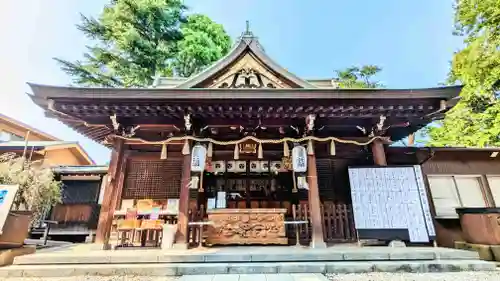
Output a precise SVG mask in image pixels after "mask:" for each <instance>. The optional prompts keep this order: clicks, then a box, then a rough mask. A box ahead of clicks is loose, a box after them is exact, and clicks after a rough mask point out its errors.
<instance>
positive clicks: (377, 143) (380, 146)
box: [372, 139, 387, 166]
mask: <svg viewBox="0 0 500 281" xmlns="http://www.w3.org/2000/svg"><path fill="white" fill-rule="evenodd" d="M372 154H373V162H374V163H375V165H378V166H387V160H386V158H385V149H384V142H383V141H382V140H381V139H376V140H374V141H373V142H372Z"/></svg>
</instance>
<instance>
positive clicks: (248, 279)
mask: <svg viewBox="0 0 500 281" xmlns="http://www.w3.org/2000/svg"><path fill="white" fill-rule="evenodd" d="M178 281H328V279H327V278H326V277H325V276H324V275H323V274H320V273H292V274H288V273H277V274H215V275H184V276H182V277H181V278H179V280H178Z"/></svg>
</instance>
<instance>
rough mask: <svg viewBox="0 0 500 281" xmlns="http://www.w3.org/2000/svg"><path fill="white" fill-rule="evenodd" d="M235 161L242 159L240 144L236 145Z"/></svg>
mask: <svg viewBox="0 0 500 281" xmlns="http://www.w3.org/2000/svg"><path fill="white" fill-rule="evenodd" d="M233 158H234V160H238V159H240V148H239V147H238V144H235V145H234V157H233Z"/></svg>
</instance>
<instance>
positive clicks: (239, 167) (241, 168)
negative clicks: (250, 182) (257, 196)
mask: <svg viewBox="0 0 500 281" xmlns="http://www.w3.org/2000/svg"><path fill="white" fill-rule="evenodd" d="M246 171H247V161H236V172H237V173H244V172H246Z"/></svg>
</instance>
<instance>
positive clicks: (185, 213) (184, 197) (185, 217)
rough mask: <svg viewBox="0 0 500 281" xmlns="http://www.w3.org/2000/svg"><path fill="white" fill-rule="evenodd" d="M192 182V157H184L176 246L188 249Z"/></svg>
mask: <svg viewBox="0 0 500 281" xmlns="http://www.w3.org/2000/svg"><path fill="white" fill-rule="evenodd" d="M190 180H191V155H189V154H188V155H184V156H183V159H182V180H181V186H180V195H179V215H178V217H177V233H176V235H175V244H176V245H175V246H176V247H179V248H187V246H188V242H189V241H188V222H189V181H190Z"/></svg>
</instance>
